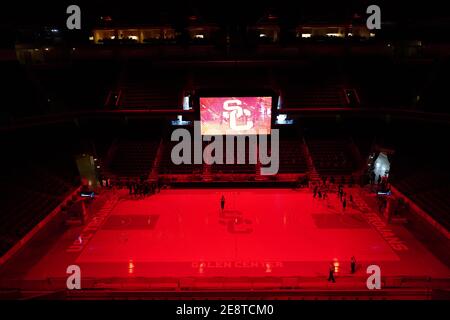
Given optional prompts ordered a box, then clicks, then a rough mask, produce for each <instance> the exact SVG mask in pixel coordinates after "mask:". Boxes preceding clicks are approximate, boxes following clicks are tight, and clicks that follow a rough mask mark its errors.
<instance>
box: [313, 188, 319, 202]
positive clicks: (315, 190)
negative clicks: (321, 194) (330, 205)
mask: <svg viewBox="0 0 450 320" xmlns="http://www.w3.org/2000/svg"><path fill="white" fill-rule="evenodd" d="M317 189H319V188H318V187H317V186H315V187H314V191H313V198H314V199H315V198H316V196H317Z"/></svg>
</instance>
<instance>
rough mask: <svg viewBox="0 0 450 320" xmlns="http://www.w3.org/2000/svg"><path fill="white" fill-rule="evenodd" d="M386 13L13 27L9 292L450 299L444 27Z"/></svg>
mask: <svg viewBox="0 0 450 320" xmlns="http://www.w3.org/2000/svg"><path fill="white" fill-rule="evenodd" d="M386 8H387V9H386V12H387V14H386V16H383V17H385V18H383V19H386V20H383V21H384V22H383V24H382V28H381V30H380V29H376V30H371V29H369V28H368V24H366V19H367V13H366V12H365V11H364V10H365V7H364V6H363V5H361V4H358V5H352V6H351V8H347V9H345V10H339V8H333V12H335V14H336V16H335V17H334V18H330V17H329V16H327V17H326V18H324V15H323V10H326V9H324V8H317V7H316V6H314V5H310V6H305V7H302V8H301V10H300V9H299V8H297V7H295V6H293V5H292V6H289V5H281V4H279V5H278V6H277V5H273V6H264V5H260V6H258V7H257V8H256V9H255V8H253V7H252V8H249V9H248V10H247V9H245V10H244V9H243V10H242V12H240V13H239V14H237V15H236V17H234V18H228V20H227V19H224V18H223V17H222V16H220V15H217V12H216V11H214V10H215V9H214V8H212V7H208V6H207V5H206V6H205V5H204V4H200V2H199V4H197V5H196V6H195V5H192V4H191V5H188V4H184V5H180V6H179V7H178V8H176V9H174V10H173V11H170V8H166V7H164V6H162V7H160V6H156V7H155V8H154V9H155V10H154V12H158V14H156V13H154V14H152V15H149V16H145V15H144V16H143V15H142V14H141V15H139V14H137V13H136V12H135V11H133V10H129V9H124V8H122V7H120V6H118V7H114V6H113V5H111V8H105V7H104V6H96V5H91V6H90V7H89V6H88V7H86V8H82V10H86V11H87V10H90V11H89V14H87V15H86V16H87V17H88V18H86V19H87V20H86V24H84V25H86V27H83V28H82V29H81V30H75V31H73V32H72V30H66V29H65V28H66V27H65V25H64V24H61V23H58V22H54V20H52V19H51V18H49V17H51V16H52V15H53V14H57V13H56V12H59V11H60V10H59V9H60V8H58V7H56V8H55V9H52V10H50V11H49V12H48V13H47V14H48V16H45V17H41V18H40V19H42V21H41V20H38V21H33V20H31V21H32V22H30V23H31V25H32V27H29V25H30V23H26V24H25V23H23V25H19V26H14V28H16V29H17V30H15V36H14V41H13V43H14V46H13V47H11V46H8V45H7V43H6V42H5V44H4V45H3V46H2V48H0V68H1V70H2V74H3V75H4V78H5V79H8V81H7V83H5V85H4V86H3V87H2V88H1V92H0V93H1V97H2V105H4V106H5V107H4V108H2V111H1V114H0V121H1V122H0V131H1V136H0V144H1V147H2V150H3V151H4V152H2V157H0V162H1V165H2V166H1V167H2V168H3V172H2V179H1V181H0V184H1V199H0V219H1V220H0V228H1V229H0V230H1V231H0V255H1V257H0V298H1V299H13V300H18V299H58V300H109V299H157V300H162V299H163V300H176V299H240V298H244V299H256V300H257V299H280V300H329V299H336V300H343V299H345V300H349V299H350V300H351V299H358V300H391V299H392V300H399V299H408V300H448V299H449V297H450V295H449V290H450V254H449V253H450V233H449V226H450V216H449V214H450V211H449V210H450V197H449V195H450V171H449V168H448V163H450V162H449V160H450V157H449V154H448V150H447V149H448V148H447V145H448V143H447V142H446V139H447V137H448V134H449V132H450V126H449V124H450V113H449V111H448V108H447V104H446V101H447V96H446V93H447V90H446V89H448V88H447V87H448V85H447V84H448V81H447V74H448V73H447V71H449V70H450V61H449V57H450V47H449V46H448V42H445V41H444V40H442V39H441V38H439V34H442V33H444V32H445V30H447V28H449V27H450V22H449V21H447V22H445V21H444V20H442V21H443V22H442V23H441V24H442V25H438V24H435V23H434V17H432V16H430V17H429V18H426V17H425V18H424V19H422V20H420V21H416V22H411V21H410V20H407V19H401V17H397V16H396V14H400V13H398V10H395V9H396V8H395V6H393V5H392V6H390V7H386ZM123 9H124V10H123ZM397 9H398V8H397ZM58 10H59V11H58ZM64 10H65V9H64V8H63V11H62V17H61V18H58V19H59V20H61V21H64V23H65V19H66V18H67V17H68V14H67V13H65V11H64ZM227 10H231V9H227ZM296 10H298V12H300V11H301V13H302V14H301V15H296V14H295V12H297V11H296ZM330 10H331V9H330ZM419 11H420V10H418V11H417V12H416V14H419ZM74 12H75V11H74ZM230 12H232V10H231V11H230ZM393 13H395V14H393ZM230 16H231V15H230ZM299 17H301V19H300V18H299ZM58 19H56V20H57V21H59V20H58ZM83 21H84V20H83ZM19 24H20V23H19ZM12 28H13V27H12V26H11V27H10V29H12ZM419 29H420V32H419V31H418V30H419ZM399 30H401V32H400V31H399ZM403 33H404V34H403ZM399 34H400V36H404V37H405V39H407V40H399V37H400V36H399ZM402 39H403V38H402ZM368 66H370V67H368ZM6 106H8V107H6Z"/></svg>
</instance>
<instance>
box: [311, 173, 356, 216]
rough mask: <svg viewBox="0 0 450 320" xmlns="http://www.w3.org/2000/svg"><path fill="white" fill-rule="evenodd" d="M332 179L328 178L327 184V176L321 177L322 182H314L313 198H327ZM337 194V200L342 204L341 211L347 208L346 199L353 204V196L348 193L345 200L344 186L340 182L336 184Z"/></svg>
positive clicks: (332, 182)
mask: <svg viewBox="0 0 450 320" xmlns="http://www.w3.org/2000/svg"><path fill="white" fill-rule="evenodd" d="M334 181H335V180H334V179H331V178H330V182H329V184H327V178H326V177H325V178H322V182H323V184H321V185H320V184H316V185H315V186H314V188H313V198H314V199H316V198H319V199H323V200H326V199H328V191H329V190H330V185H334ZM337 195H338V197H339V201H340V202H341V204H342V211H345V209H346V208H347V204H348V202H347V201H349V202H350V203H351V204H353V196H352V195H351V194H350V195H349V198H348V200H347V193H346V192H345V191H344V186H343V184H342V183H340V184H339V185H338V189H337Z"/></svg>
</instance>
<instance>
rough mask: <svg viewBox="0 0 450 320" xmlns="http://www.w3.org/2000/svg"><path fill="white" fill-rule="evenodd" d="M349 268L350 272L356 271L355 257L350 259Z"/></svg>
mask: <svg viewBox="0 0 450 320" xmlns="http://www.w3.org/2000/svg"><path fill="white" fill-rule="evenodd" d="M350 270H351V273H352V274H354V273H355V272H356V259H355V257H352V258H351V259H350Z"/></svg>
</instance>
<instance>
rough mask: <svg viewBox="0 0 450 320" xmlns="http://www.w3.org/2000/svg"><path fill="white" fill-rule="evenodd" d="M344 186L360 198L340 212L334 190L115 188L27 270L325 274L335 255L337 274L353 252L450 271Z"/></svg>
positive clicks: (413, 270) (389, 263)
mask: <svg viewBox="0 0 450 320" xmlns="http://www.w3.org/2000/svg"><path fill="white" fill-rule="evenodd" d="M347 194H352V195H353V197H354V199H355V201H354V204H353V205H351V204H349V206H348V207H347V209H346V210H345V212H343V210H342V206H341V205H340V202H339V200H338V199H337V196H336V195H335V194H331V195H330V196H329V199H328V200H322V199H320V200H319V199H313V196H312V194H311V192H310V191H309V190H290V189H173V190H162V191H161V192H160V193H159V194H156V195H153V196H150V197H147V198H141V199H139V198H133V197H131V196H129V195H128V194H127V191H125V190H119V191H112V192H109V193H108V194H107V195H104V197H108V199H109V200H108V201H106V202H105V203H104V204H103V208H102V209H100V210H97V212H96V213H95V215H94V220H96V221H97V224H96V225H95V226H93V225H92V224H89V223H88V224H86V225H85V226H82V227H71V228H70V229H69V230H67V231H66V232H65V233H64V234H61V235H60V237H59V238H58V239H51V241H50V240H49V242H50V244H49V245H48V249H47V250H46V251H45V254H44V255H43V256H40V257H39V259H36V261H35V263H33V264H32V265H31V266H29V267H27V268H26V272H24V274H23V277H24V279H26V280H39V279H40V280H42V279H47V278H52V277H66V276H67V275H66V273H65V272H66V268H67V266H68V265H69V264H77V265H79V266H80V267H81V270H82V276H83V277H86V278H94V279H100V278H124V277H133V278H138V277H148V278H152V277H155V278H156V277H209V276H211V277H217V276H219V277H220V276H223V277H253V276H255V277H259V276H271V277H272V276H273V277H277V276H282V277H290V276H293V277H320V278H324V277H326V275H327V271H328V265H329V263H330V262H331V261H333V262H334V263H335V264H336V266H337V269H338V272H337V276H338V277H339V276H344V275H346V276H349V274H350V262H349V261H350V258H351V256H355V258H356V259H357V262H358V268H357V275H361V276H363V275H364V276H365V275H366V267H367V266H368V265H371V264H377V265H379V266H380V267H381V270H382V275H385V276H386V275H389V276H429V277H433V278H440V279H448V278H450V270H449V268H448V267H446V266H445V265H444V264H442V263H441V262H440V261H439V260H438V259H437V258H436V257H434V256H433V255H432V254H431V253H430V252H429V251H428V250H427V249H426V248H425V247H424V246H423V245H422V244H421V243H420V242H419V241H417V240H416V239H415V238H414V236H413V235H412V234H411V233H409V232H408V231H407V230H406V229H405V228H404V227H402V226H392V225H387V228H389V230H390V231H389V232H390V234H389V237H386V235H384V236H383V235H382V233H380V230H378V229H377V228H376V226H375V225H377V224H376V223H373V221H375V220H373V219H374V217H378V215H376V214H374V212H375V211H374V210H372V209H370V207H368V206H367V202H366V201H365V200H364V199H368V198H369V197H370V196H369V195H366V194H364V193H363V191H362V190H361V189H359V188H354V189H347ZM222 195H224V196H225V199H226V201H225V210H224V212H223V213H222V212H221V209H220V199H221V196H222ZM98 201H99V200H98ZM369 202H370V201H369ZM370 219H372V220H370ZM371 221H372V222H371ZM380 221H382V220H380ZM380 221H378V222H380ZM80 235H82V238H83V239H82V241H81V243H80V241H79V240H78V238H79V236H80ZM392 239H393V240H392ZM399 243H400V244H401V245H400V246H398V244H399ZM399 248H400V250H399ZM24 254H25V253H24ZM24 254H22V257H21V258H20V259H21V260H22V261H24V262H23V263H24V264H26V261H27V258H26V256H25V257H24ZM23 267H24V265H22V268H23Z"/></svg>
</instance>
